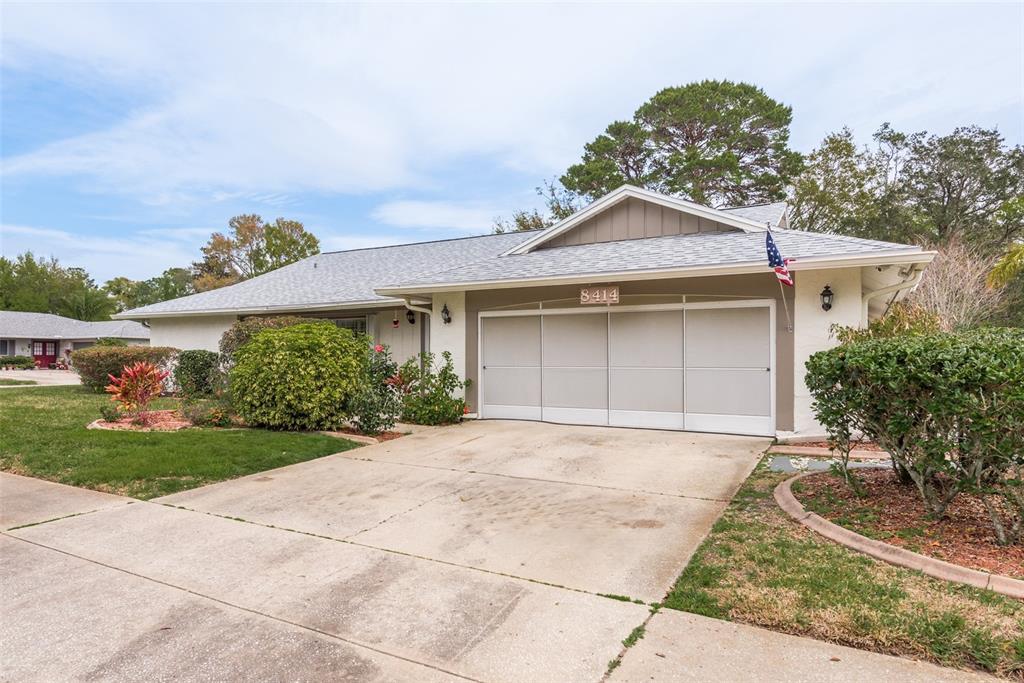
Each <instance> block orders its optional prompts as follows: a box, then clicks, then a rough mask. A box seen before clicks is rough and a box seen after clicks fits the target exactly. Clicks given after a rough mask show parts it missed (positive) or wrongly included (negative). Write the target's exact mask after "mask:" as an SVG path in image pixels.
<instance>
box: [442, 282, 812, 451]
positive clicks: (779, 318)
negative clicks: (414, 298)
mask: <svg viewBox="0 0 1024 683" xmlns="http://www.w3.org/2000/svg"><path fill="white" fill-rule="evenodd" d="M590 284H592V285H599V284H609V285H616V284H617V285H618V286H619V292H620V295H621V296H623V297H626V296H633V295H656V294H664V295H695V296H696V295H702V296H723V297H726V296H727V297H730V298H750V299H775V300H776V316H775V321H776V354H775V356H776V357H775V367H776V369H777V374H776V378H775V391H776V428H777V429H779V430H780V431H789V430H791V429H792V428H793V379H794V373H793V334H792V333H791V331H790V330H789V329H788V324H787V319H786V314H785V308H784V307H783V305H782V298H781V296H782V295H781V293H780V288H779V285H778V283H777V280H776V279H775V276H774V274H772V273H765V274H763V275H762V274H758V275H736V276H727V277H706V278H680V279H673V280H646V281H641V282H621V283H617V282H593V283H590ZM579 290H580V288H579V286H577V285H562V286H554V287H529V288H522V289H501V290H490V291H482V292H468V293H466V294H465V295H464V297H465V298H464V308H465V310H464V312H462V311H460V313H462V314H461V315H457V314H456V313H455V309H454V308H453V305H452V301H453V300H454V299H455V298H454V297H453V295H452V294H438V295H435V297H434V306H435V312H437V311H439V310H440V306H441V304H442V303H443V302H444V301H445V299H446V297H447V301H448V307H449V309H450V310H452V311H453V316H455V319H454V320H453V322H452V325H450V326H447V327H450V328H453V329H450V330H440V331H441V332H445V333H447V334H448V336H446V337H445V338H444V339H441V338H438V337H435V336H432V340H431V350H432V351H434V352H435V353H439V352H440V351H441V350H443V349H445V348H446V346H445V345H444V344H445V343H447V341H446V340H450V341H451V342H452V343H454V344H456V346H457V347H458V348H459V349H460V351H459V354H461V355H462V356H463V357H464V361H462V362H463V363H464V365H463V367H464V368H465V371H464V372H465V375H464V376H465V377H468V378H469V379H470V380H472V382H473V384H472V386H471V387H470V389H469V391H468V392H467V401H468V403H469V405H470V408H471V409H472V410H474V411H475V410H476V409H477V408H478V400H477V392H476V389H477V385H478V384H479V377H478V376H477V375H478V371H479V363H478V348H477V343H478V332H477V330H478V323H479V313H480V311H482V310H487V309H491V308H500V307H503V306H512V305H517V304H527V303H532V302H538V301H552V300H557V299H565V300H575V299H576V298H578V296H579ZM785 294H786V298H787V303H788V304H789V308H790V310H792V309H793V300H792V297H793V294H794V291H793V289H791V288H786V289H785ZM433 318H434V319H435V324H437V325H439V324H440V323H439V321H440V314H437V315H435V316H433ZM460 319H462V320H464V321H465V322H464V324H465V330H464V333H463V334H462V336H461V339H459V338H457V337H459V335H460V333H461V332H462V330H461V325H458V323H459V321H460ZM435 329H436V328H435V327H432V328H431V333H432V335H433V333H434V331H435ZM459 354H456V355H459ZM457 367H458V365H457ZM462 372H463V371H461V370H460V374H462Z"/></svg>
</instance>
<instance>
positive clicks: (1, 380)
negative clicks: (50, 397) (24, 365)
mask: <svg viewBox="0 0 1024 683" xmlns="http://www.w3.org/2000/svg"><path fill="white" fill-rule="evenodd" d="M33 384H39V382H37V381H35V380H34V379H10V378H8V377H0V387H23V386H30V385H33Z"/></svg>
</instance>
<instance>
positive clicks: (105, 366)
mask: <svg viewBox="0 0 1024 683" xmlns="http://www.w3.org/2000/svg"><path fill="white" fill-rule="evenodd" d="M177 353H178V349H174V348H171V347H169V346H90V347H89V348H87V349H80V350H78V351H74V352H73V353H72V354H71V363H72V365H73V366H74V368H75V370H76V371H78V376H79V377H81V378H82V384H84V385H85V386H87V387H89V388H90V389H92V390H93V391H103V390H104V387H106V386H107V385H108V384H110V375H113V376H115V377H118V376H120V374H121V370H123V369H124V367H125V366H127V365H134V364H135V363H140V362H147V363H152V364H153V365H156V366H158V367H161V368H164V369H166V368H167V367H169V365H170V364H171V362H173V360H174V356H175V355H176V354H177Z"/></svg>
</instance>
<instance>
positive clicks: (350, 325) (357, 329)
mask: <svg viewBox="0 0 1024 683" xmlns="http://www.w3.org/2000/svg"><path fill="white" fill-rule="evenodd" d="M330 320H331V322H332V323H334V324H335V325H337V326H338V327H340V328H342V329H345V330H352V331H353V332H354V333H355V334H366V316H365V315H361V316H359V317H358V318H331V319H330Z"/></svg>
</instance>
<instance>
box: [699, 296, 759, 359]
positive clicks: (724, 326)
mask: <svg viewBox="0 0 1024 683" xmlns="http://www.w3.org/2000/svg"><path fill="white" fill-rule="evenodd" d="M769 319H770V313H769V310H768V308H767V307H764V306H758V307H753V308H698V309H691V310H687V311H686V349H685V351H686V367H688V368H705V367H709V368H735V367H752V366H760V367H762V368H765V367H768V366H769V365H771V358H770V355H771V342H770V336H769Z"/></svg>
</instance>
